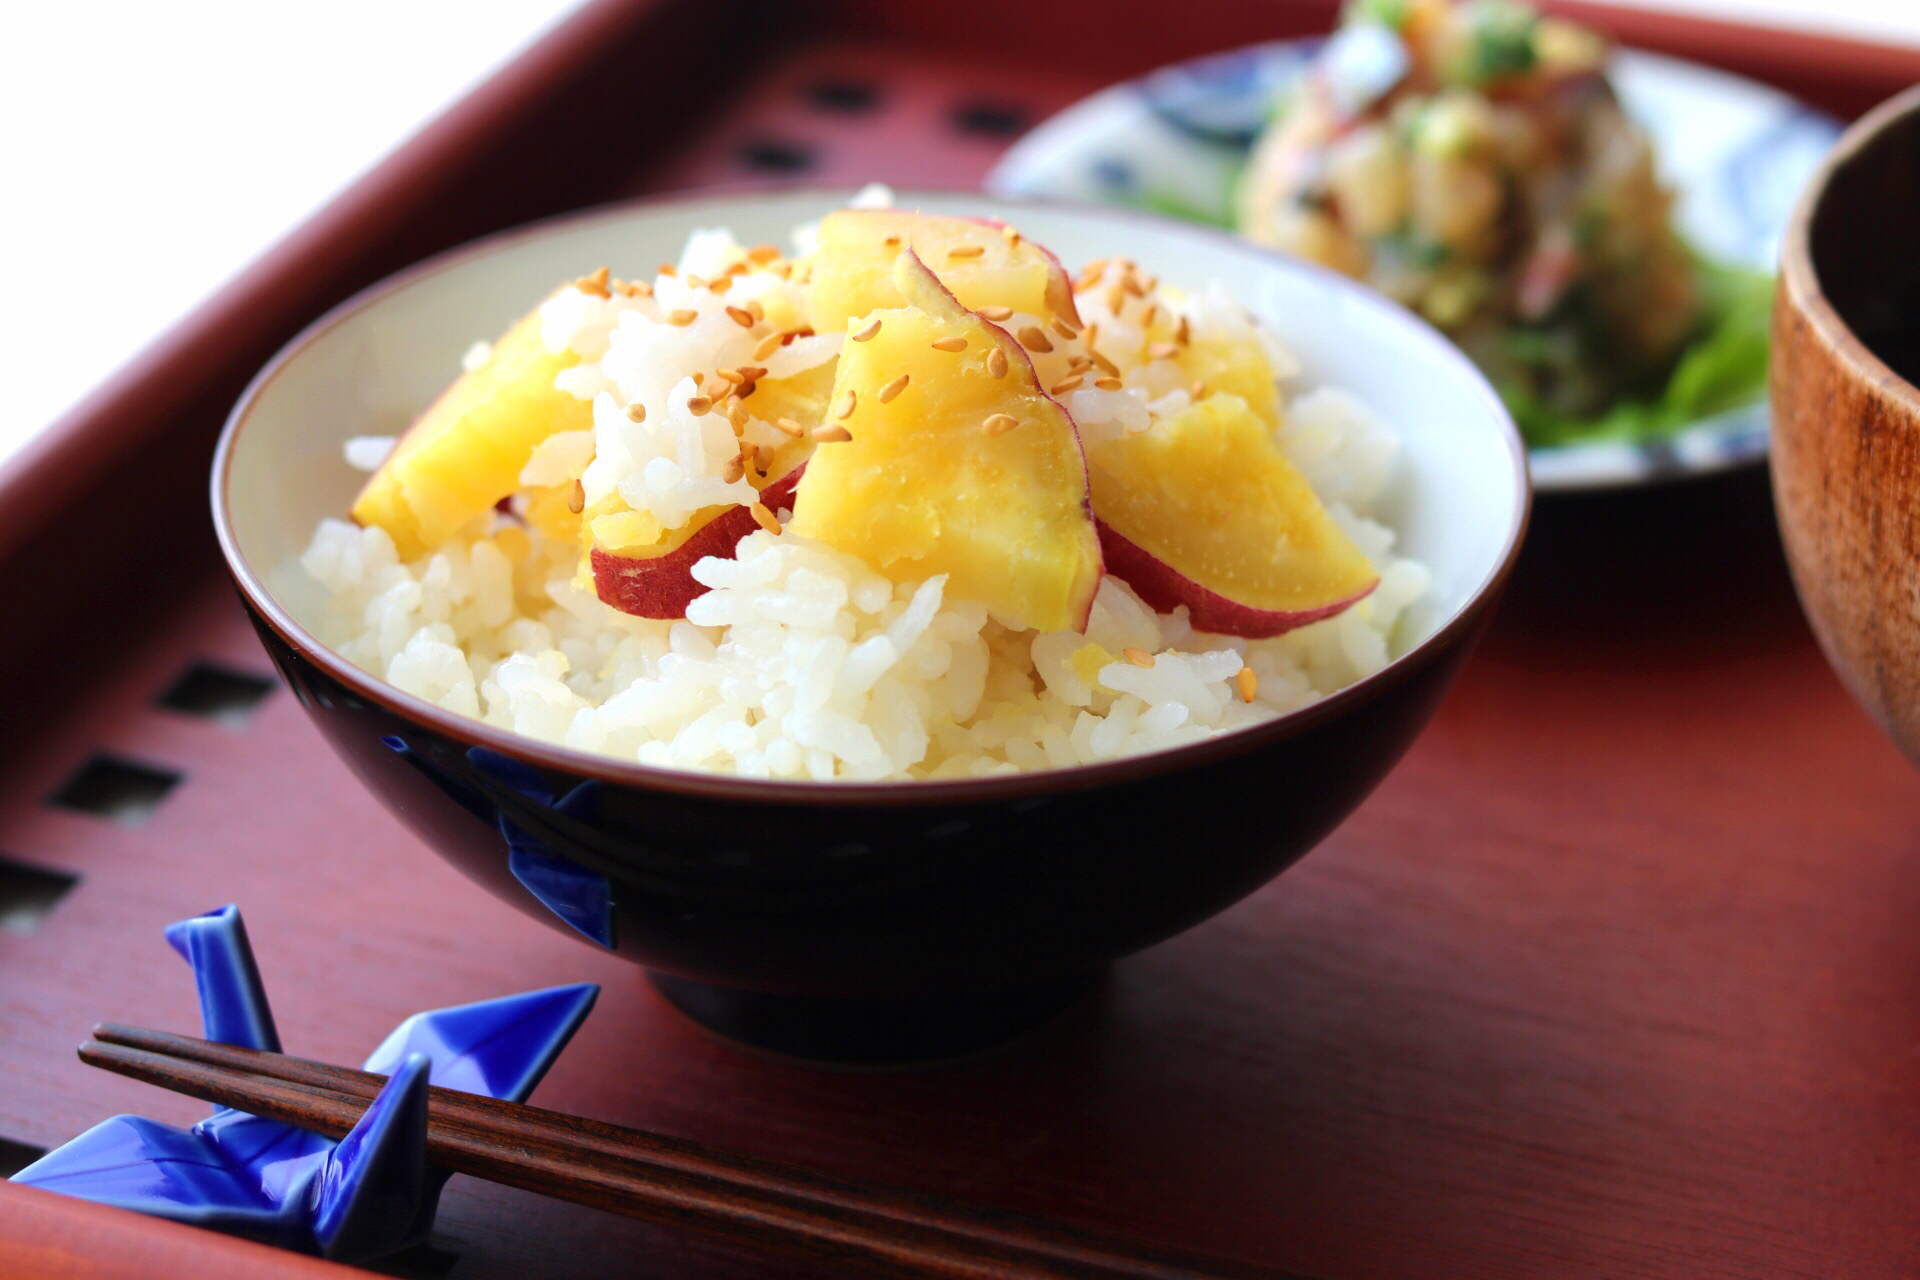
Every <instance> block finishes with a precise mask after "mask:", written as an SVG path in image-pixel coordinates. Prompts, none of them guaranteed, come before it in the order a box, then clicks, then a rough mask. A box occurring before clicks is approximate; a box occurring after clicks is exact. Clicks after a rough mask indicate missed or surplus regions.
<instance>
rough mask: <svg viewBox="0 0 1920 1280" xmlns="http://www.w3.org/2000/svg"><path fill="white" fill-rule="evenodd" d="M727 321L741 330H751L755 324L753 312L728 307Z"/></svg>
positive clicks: (743, 308) (741, 308)
mask: <svg viewBox="0 0 1920 1280" xmlns="http://www.w3.org/2000/svg"><path fill="white" fill-rule="evenodd" d="M727 319H729V320H731V321H733V322H734V323H735V324H737V325H739V326H740V327H741V328H742V329H751V328H753V326H754V323H755V322H754V319H753V312H751V311H749V310H747V309H746V308H745V307H728V308H727Z"/></svg>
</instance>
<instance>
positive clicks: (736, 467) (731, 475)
mask: <svg viewBox="0 0 1920 1280" xmlns="http://www.w3.org/2000/svg"><path fill="white" fill-rule="evenodd" d="M746 474H747V464H746V463H744V462H742V461H740V456H739V455H738V454H735V455H734V456H733V457H732V458H731V459H730V460H729V461H728V462H727V469H726V470H725V471H723V472H722V473H721V474H720V478H721V479H722V480H724V481H726V482H727V483H728V484H732V483H733V482H734V481H735V480H738V479H739V478H740V477H741V476H744V475H746Z"/></svg>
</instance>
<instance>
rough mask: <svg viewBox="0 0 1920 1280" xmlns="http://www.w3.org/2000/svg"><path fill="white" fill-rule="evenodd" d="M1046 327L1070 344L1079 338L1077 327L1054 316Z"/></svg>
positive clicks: (1078, 327)
mask: <svg viewBox="0 0 1920 1280" xmlns="http://www.w3.org/2000/svg"><path fill="white" fill-rule="evenodd" d="M1047 327H1048V328H1049V329H1052V330H1053V331H1054V332H1055V333H1057V334H1059V335H1060V336H1061V337H1063V338H1065V339H1066V340H1067V341H1068V342H1072V341H1073V340H1074V339H1075V338H1077V337H1079V336H1080V326H1079V325H1077V324H1072V323H1070V322H1068V321H1066V320H1062V319H1061V318H1060V317H1059V316H1055V317H1054V318H1053V319H1051V320H1049V321H1047Z"/></svg>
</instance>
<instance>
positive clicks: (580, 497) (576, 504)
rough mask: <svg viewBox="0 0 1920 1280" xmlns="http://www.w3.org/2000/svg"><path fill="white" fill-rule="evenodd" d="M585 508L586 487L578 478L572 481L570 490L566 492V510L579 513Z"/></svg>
mask: <svg viewBox="0 0 1920 1280" xmlns="http://www.w3.org/2000/svg"><path fill="white" fill-rule="evenodd" d="M586 509H587V487H586V486H585V485H583V484H581V483H580V481H579V480H577V479H576V480H575V481H574V482H573V490H572V492H570V493H568V494H567V510H569V511H571V512H573V514H575V515H579V514H580V513H581V512H582V511H585V510H586Z"/></svg>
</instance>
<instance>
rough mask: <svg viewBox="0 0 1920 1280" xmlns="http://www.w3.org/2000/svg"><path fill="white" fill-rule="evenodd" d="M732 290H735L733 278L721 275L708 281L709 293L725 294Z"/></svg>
mask: <svg viewBox="0 0 1920 1280" xmlns="http://www.w3.org/2000/svg"><path fill="white" fill-rule="evenodd" d="M731 288H733V277H732V276H726V275H720V276H715V277H714V278H713V279H711V280H709V281H707V292H708V293H725V292H726V291H727V290H729V289H731Z"/></svg>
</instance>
